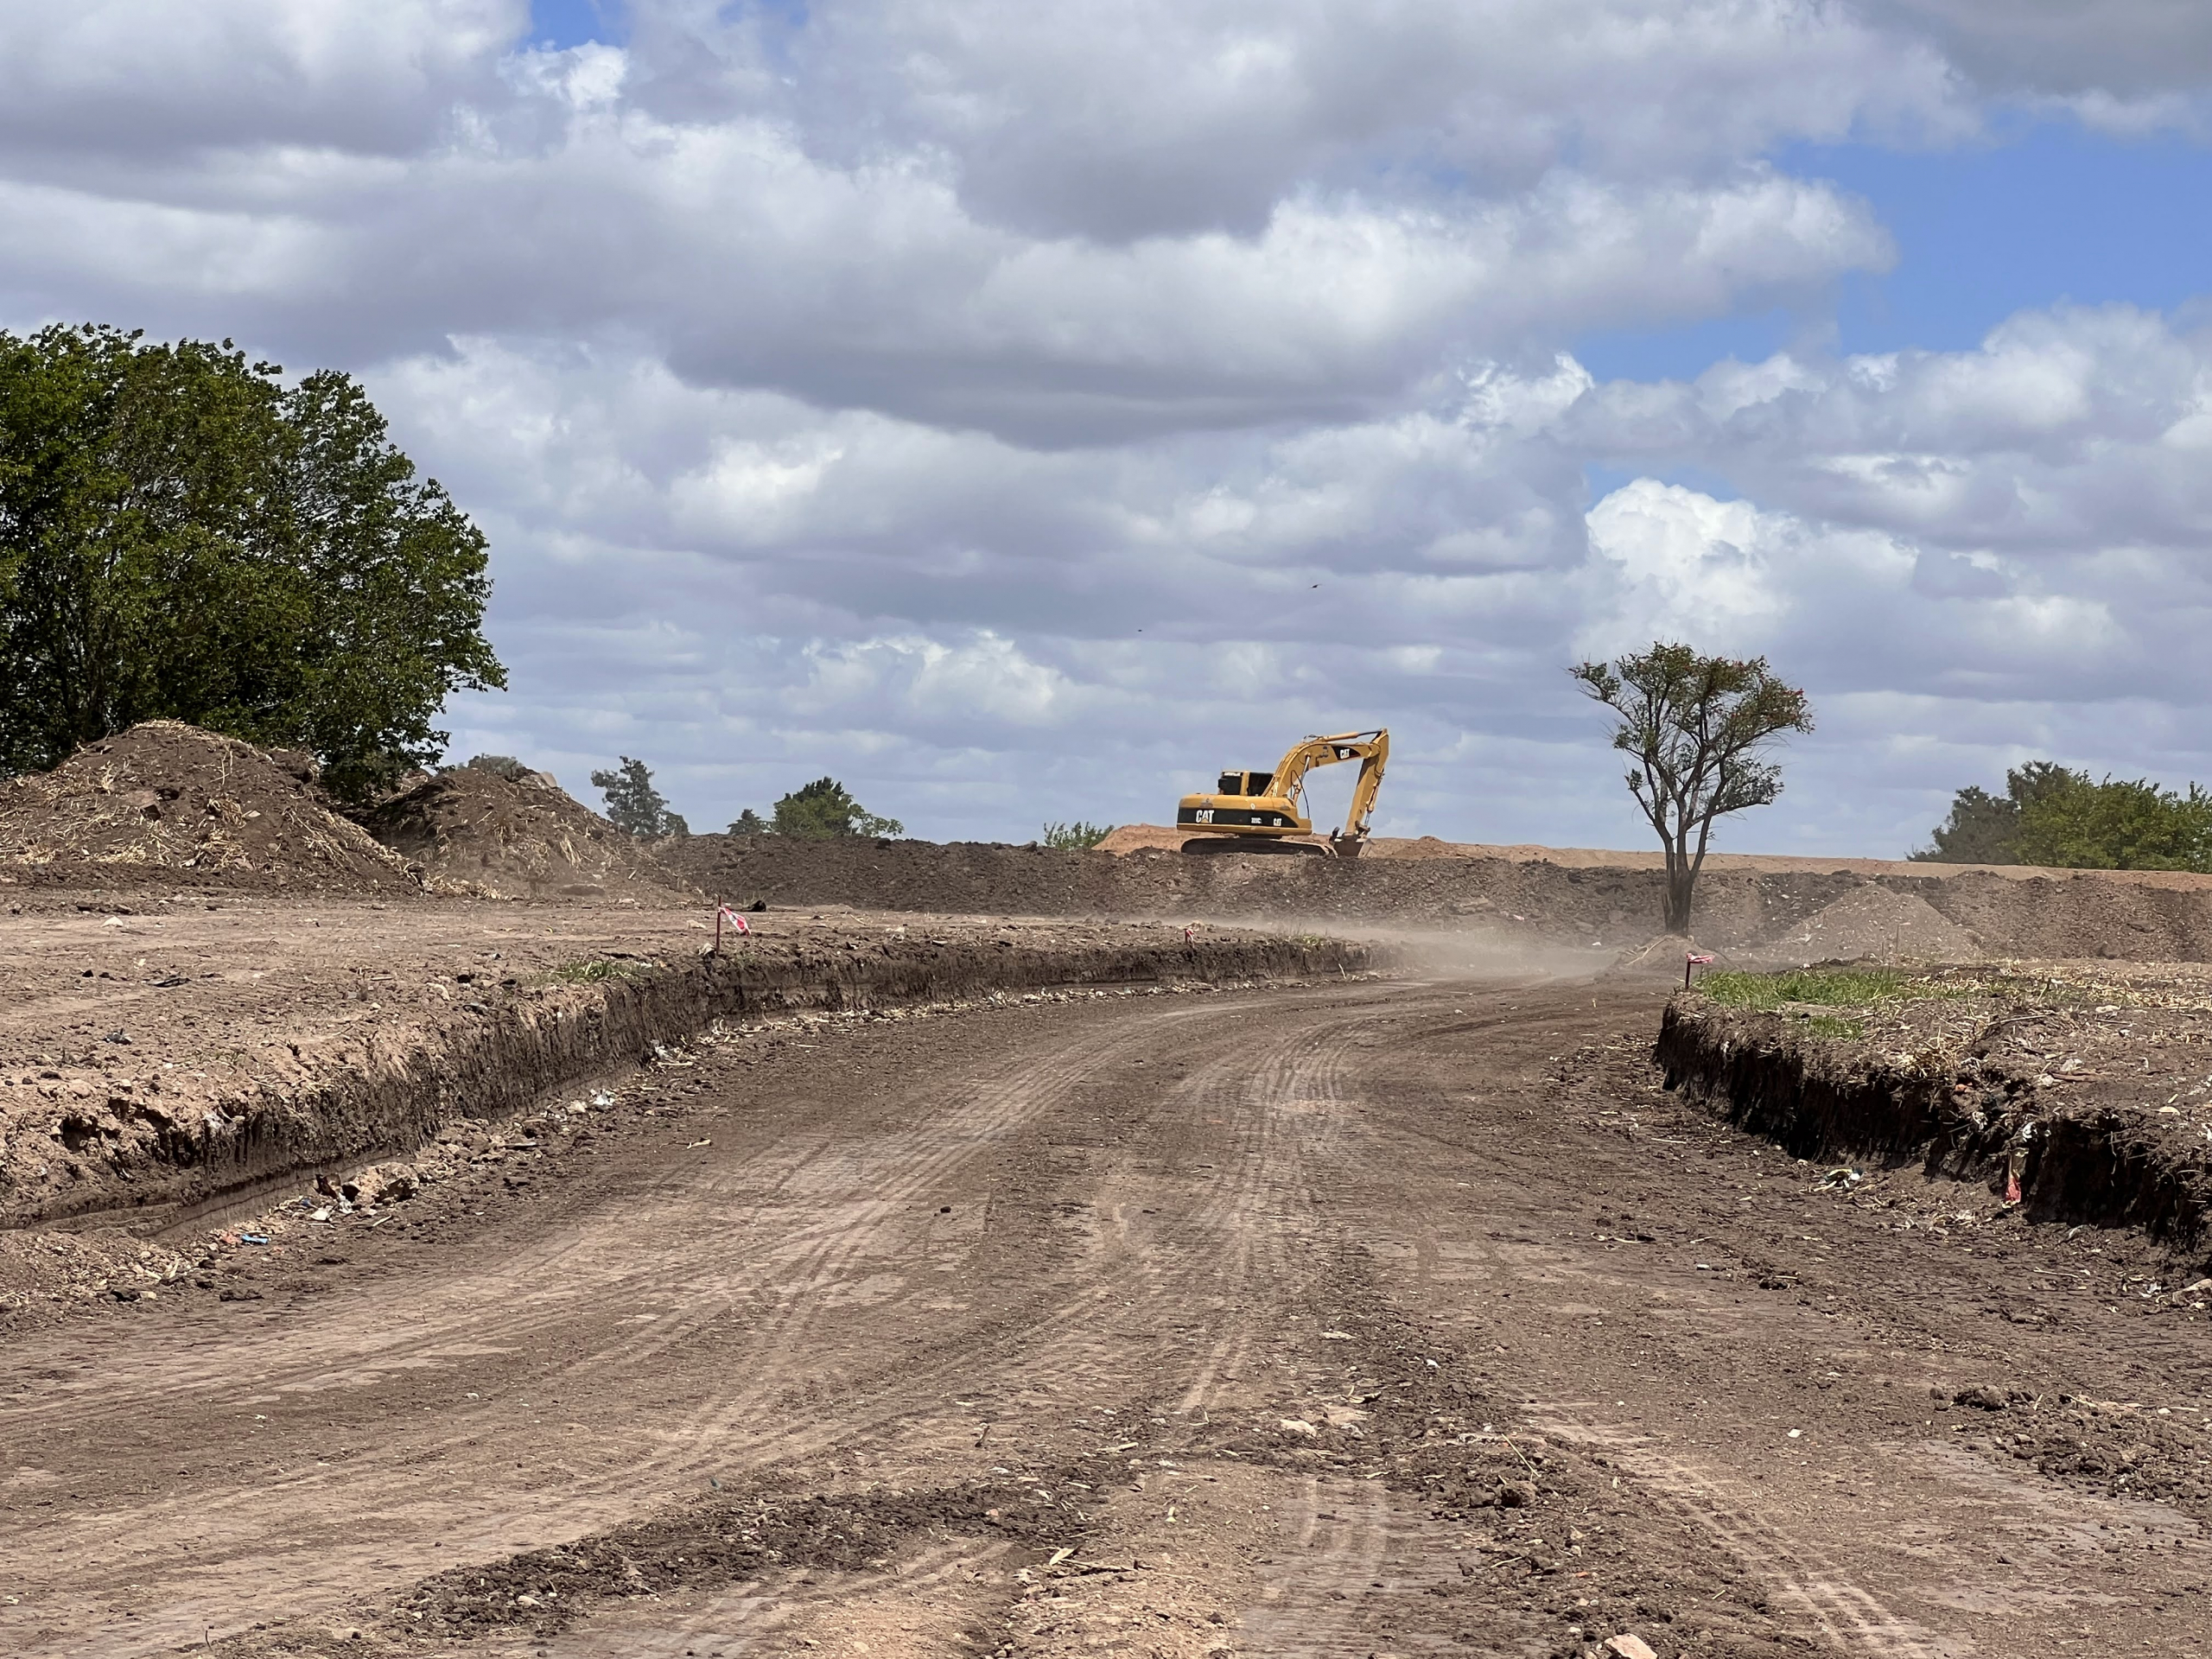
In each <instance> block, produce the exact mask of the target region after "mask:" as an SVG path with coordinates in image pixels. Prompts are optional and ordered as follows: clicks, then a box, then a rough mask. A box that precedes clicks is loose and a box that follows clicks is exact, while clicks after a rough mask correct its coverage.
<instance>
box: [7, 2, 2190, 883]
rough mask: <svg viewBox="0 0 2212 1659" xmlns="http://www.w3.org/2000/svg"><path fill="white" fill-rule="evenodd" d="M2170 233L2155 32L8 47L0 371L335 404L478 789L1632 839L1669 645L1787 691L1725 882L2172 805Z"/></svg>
mask: <svg viewBox="0 0 2212 1659" xmlns="http://www.w3.org/2000/svg"><path fill="white" fill-rule="evenodd" d="M2208 204H2212V6H2207V5H2205V4H2204V3H2202V0H2100V3H2098V4H2095V5H2094V6H2092V5H2089V4H2088V3H2083V0H1861V3H1857V4H1850V3H1842V0H1359V3H1351V0H1340V3H1326V0H1175V3H1173V4H1168V3H1160V0H1116V3H1112V4H1103V3H1098V0H1090V3H1065V0H734V3H716V0H598V3H594V0H538V3H537V4H535V5H531V4H528V3H525V0H195V3H193V4H190V5H184V4H179V3H176V0H76V3H73V4H70V5H67V6H61V5H55V4H52V3H48V0H0V326H4V327H13V328H16V329H22V328H26V327H35V326H36V325H38V324H40V323H41V322H44V321H49V320H64V321H78V320H86V319H91V320H98V321H113V322H118V323H123V324H127V325H130V326H134V327H144V328H146V329H148V330H149V332H151V333H154V334H165V335H175V334H196V335H207V336H219V335H232V336H234V337H235V338H237V339H238V341H239V342H240V343H241V344H242V345H245V346H247V347H249V348H250V349H251V350H253V351H256V352H258V353H265V354H268V355H271V356H274V357H276V358H277V359H279V360H281V361H283V363H285V364H286V365H287V366H288V368H290V369H294V370H304V369H306V368H308V367H312V366H317V365H336V366H340V367H344V368H346V369H349V370H352V371H353V372H355V373H357V374H359V376H360V377H361V378H363V379H364V380H365V382H366V384H367V385H369V387H370V388H371V390H372V393H373V395H374V396H375V397H376V398H377V399H378V403H379V404H380V405H381V406H382V407H383V408H384V409H385V410H386V412H387V413H388V414H390V415H391V417H392V420H393V423H394V428H395V432H396V435H397V437H398V439H399V441H400V442H401V443H402V444H403V445H404V448H406V449H407V450H408V451H409V453H410V454H412V455H413V456H414V457H415V458H416V461H417V462H418V463H419V464H420V465H421V466H422V467H423V469H424V470H425V471H426V472H428V473H430V474H434V475H435V476H436V477H438V478H440V479H442V480H443V481H444V482H445V483H446V484H447V485H448V487H449V488H451V489H452V490H453V492H454V494H455V495H456V497H457V498H458V499H460V501H461V504H462V505H464V506H465V507H466V508H467V510H468V511H469V512H471V513H472V514H473V515H474V517H475V518H476V519H477V521H478V522H479V523H480V524H481V525H482V526H483V527H484V528H485V530H486V531H487V533H488V534H489V535H490V537H491V538H492V543H493V572H494V575H495V579H496V582H497V594H496V598H495V600H494V601H493V613H492V619H491V632H492V634H493V639H494V641H495V644H496V645H497V646H498V648H499V652H500V653H501V655H502V657H503V658H504V659H505V662H506V663H507V664H508V668H509V671H510V675H511V680H512V690H510V691H509V692H508V693H507V694H505V695H504V696H496V697H480V698H479V697H472V698H468V699H466V700H463V701H461V702H457V703H456V705H455V706H454V708H453V709H450V710H449V723H450V724H451V725H452V727H453V728H454V747H455V749H456V751H457V752H458V753H459V754H460V755H466V754H468V753H475V752H477V751H480V750H486V749H491V750H497V751H501V752H506V753H517V754H520V755H522V756H524V757H525V758H527V759H529V760H532V761H533V762H536V763H537V764H540V765H543V766H549V767H550V768H551V769H552V770H553V771H555V772H556V773H558V774H559V775H560V776H561V778H562V779H563V781H564V782H566V783H568V784H569V785H571V786H572V787H575V788H578V789H579V790H580V791H581V789H582V784H583V774H584V773H585V772H587V771H588V769H590V768H591V767H593V766H604V765H607V764H608V763H610V762H611V761H612V760H613V757H614V756H615V755H617V754H618V753H624V754H633V755H637V756H640V757H642V758H644V759H645V760H647V761H649V762H650V763H651V764H652V766H654V767H655V769H656V772H657V773H658V776H659V777H660V779H661V780H662V782H663V784H664V786H665V787H666V788H667V791H668V792H669V794H670V795H671V798H673V800H674V802H675V804H676V805H677V807H678V808H679V809H681V810H683V811H685V812H686V813H688V814H689V815H690V818H691V821H692V823H693V826H694V828H695V829H706V828H715V827H719V826H720V825H721V823H724V822H726V821H727V820H728V818H729V817H731V816H733V815H734V813H735V811H736V810H737V809H738V808H740V807H741V806H743V805H747V804H752V805H756V806H765V805H766V804H767V803H768V802H770V801H771V800H772V799H773V798H774V797H775V796H777V795H778V794H780V793H782V792H783V791H785V790H787V789H789V788H791V787H793V786H794V785H797V784H798V783H801V782H804V780H805V779H809V778H811V777H815V776H817V775H819V774H821V773H823V772H833V773H835V774H836V775H837V776H839V777H840V778H842V779H844V780H845V781H846V782H847V783H848V784H849V785H850V786H851V787H852V788H853V790H854V791H855V793H856V794H857V795H858V796H859V797H860V798H861V800H862V801H864V802H865V803H866V804H868V806H869V807H870V808H872V809H874V810H877V811H879V812H884V813H888V814H892V815H895V816H897V817H900V818H903V819H904V820H906V823H907V824H908V826H909V828H910V829H911V830H912V831H913V832H915V833H918V834H922V835H925V836H931V837H934V838H940V839H948V838H954V837H963V838H964V837H975V838H994V839H1016V840H1019V839H1026V838H1027V837H1028V836H1033V835H1034V834H1035V833H1036V830H1037V828H1038V826H1039V823H1041V822H1042V821H1044V820H1046V819H1065V818H1076V817H1082V818H1089V819H1092V820H1098V821H1106V822H1129V821H1133V820H1147V819H1148V820H1152V821H1155V822H1156V821H1159V820H1160V818H1162V817H1164V816H1166V815H1168V814H1170V813H1172V810H1173V802H1174V798H1175V797H1176V796H1177V795H1178V794H1179V793H1180V792H1182V791H1184V790H1185V789H1188V788H1193V787H1197V786H1199V785H1200V784H1201V783H1202V782H1203V781H1204V780H1205V779H1207V778H1208V777H1210V776H1211V773H1212V772H1213V771H1215V770H1216V769H1217V768H1218V767H1220V766H1227V765H1237V766H1261V765H1264V764H1267V763H1268V762H1269V761H1271V760H1273V758H1274V755H1275V754H1276V753H1279V752H1280V750H1281V747H1283V746H1284V745H1285V743H1286V742H1287V741H1288V740H1289V739H1291V738H1293V737H1294V736H1296V735H1297V734H1300V733H1303V732H1306V731H1309V730H1315V729H1320V730H1334V729H1341V728H1348V727H1357V726H1368V725H1374V724H1383V723H1387V724H1388V725H1389V727H1390V728H1392V734H1393V740H1394V744H1395V762H1394V766H1393V771H1392V774H1391V778H1390V781H1389V785H1387V786H1386V788H1385V791H1384V794H1383V805H1382V810H1381V811H1380V813H1379V814H1378V827H1380V828H1382V829H1383V830H1385V831H1386V832H1389V833H1395V834H1416V835H1418V834H1434V835H1440V836H1446V837H1449V838H1452V839H1465V840H1482V841H1541V842H1552V843H1554V844H1578V845H1638V844H1641V843H1642V842H1643V839H1644V838H1645V837H1646V836H1648V834H1649V831H1648V830H1647V829H1643V828H1642V827H1641V825H1640V823H1639V821H1638V820H1637V818H1636V817H1635V815H1634V811H1633V808H1632V807H1631V805H1630V803H1629V801H1628V798H1627V795H1626V791H1624V789H1623V788H1622V786H1621V784H1620V779H1619V775H1618V770H1617V769H1616V768H1615V767H1614V766H1613V765H1612V764H1611V757H1610V756H1609V754H1608V753H1607V752H1606V750H1605V747H1604V744H1603V734H1602V728H1601V724H1600V722H1599V719H1598V717H1597V715H1596V713H1595V711H1594V710H1593V709H1591V708H1590V707H1589V705H1588V704H1587V703H1586V702H1583V701H1582V700H1581V699H1580V697H1579V696H1577V694H1576V692H1575V690H1574V688H1573V685H1572V683H1570V682H1569V681H1568V679H1567V675H1566V672H1565V669H1566V667H1567V664H1570V663H1572V662H1573V661H1575V660H1577V659H1578V658H1582V657H1586V656H1590V655H1601V654H1610V653H1613V652H1619V651H1622V650H1624V649H1630V648H1634V647H1636V646H1638V645H1644V644H1648V643H1649V641H1650V640H1651V639H1654V638H1655V637H1666V638H1670V639H1682V640H1686V641H1688V642H1690V643H1692V644H1694V645H1699V646H1700V647H1703V648H1705V649H1708V650H1714V651H1726V652H1732V653H1754V652H1756V653H1762V654H1764V655H1766V656H1767V657H1769V658H1770V659H1771V660H1772V662H1773V663H1774V664H1775V665H1776V666H1777V669H1779V670H1780V671H1782V672H1783V674H1784V675H1785V676H1788V677H1792V678H1794V679H1796V680H1798V681H1799V682H1801V683H1803V684H1805V685H1806V686H1807V687H1808V689H1809V690H1810V691H1811V692H1812V694H1813V696H1814V699H1815V709H1816V714H1817V716H1818V719H1819V722H1820V724H1819V730H1818V732H1817V734H1815V736H1813V737H1811V738H1808V739H1804V740H1800V741H1798V742H1796V744H1795V745H1794V747H1793V750H1792V753H1791V756H1790V760H1789V788H1788V792H1787V794H1786V795H1785V796H1784V798H1783V801H1782V803H1781V804H1778V805H1777V806H1776V807H1774V808H1772V809H1770V810H1766V811H1764V813H1758V814H1753V815H1751V816H1750V817H1746V818H1745V819H1744V820H1742V821H1741V822H1740V823H1739V824H1738V827H1736V828H1735V829H1732V831H1731V832H1730V834H1729V836H1728V837H1727V842H1726V844H1728V845H1730V846H1732V847H1734V848H1737V849H1744V850H1771V851H1802V852H1821V853H1827V852H1836V853H1842V852H1850V853H1863V854H1875V855H1880V854H1889V855H1895V854H1900V853H1902V852H1904V850H1906V849H1908V848H1909V847H1910V846H1912V845H1915V844H1916V843H1917V842H1921V841H1923V840H1924V839H1925V836H1926V831H1927V829H1928V827H1929V824H1930V823H1933V822H1934V821H1936V819H1937V818H1939V817H1941V816H1942V810H1943V807H1944V804H1945V803H1946V802H1947V800H1948V796H1949V793H1950V791H1952V790H1953V789H1955V788H1956V787H1957V786H1958V785H1961V784H1964V783H1967V782H1976V781H1979V782H1982V783H1985V784H1996V783H1999V781H2001V778H2002V774H2003V771H2004V768H2005V766H2007V765H2008V764H2018V762H2019V761H2021V760H2024V759H2027V758H2030V757H2031V756H2050V757H2052V758H2055V759H2057V760H2063V761H2066V762H2069V763H2070V764H2074V765H2077V766H2086V767H2088V768H2089V769H2091V770H2092V771H2094V772H2100V773H2101V772H2107V771H2110V772H2118V773H2121V774H2124V775H2127V776H2136V775H2140V774H2148V775H2150V776H2152V777H2154V778H2157V779H2162V780H2164V781H2167V782H2170V783H2177V782H2180V781H2182V780H2184V779H2189V778H2190V777H2195V778H2197V779H2212V729H2208V725H2207V721H2206V719H2205V709H2206V706H2207V703H2208V702H2212V649H2208V648H2207V646H2206V644H2205V641H2206V639H2207V638H2208V632H2207V625H2208V620H2212V602H2209V601H2212V593H2208V585H2209V584H2212V558H2208V555H2207V553H2206V550H2205V546H2206V537H2207V532H2208V528H2212V310H2208V309H2207V308H2206V306H2205V302H2204V300H2203V297H2202V296H2203V295H2204V294H2205V293H2206V291H2207V290H2208V289H2212V263H2208V255H2212V213H2208V211H2207V208H2208ZM1339 795H1340V791H1336V792H1328V793H1325V802H1326V801H1333V800H1334V799H1336V798H1339Z"/></svg>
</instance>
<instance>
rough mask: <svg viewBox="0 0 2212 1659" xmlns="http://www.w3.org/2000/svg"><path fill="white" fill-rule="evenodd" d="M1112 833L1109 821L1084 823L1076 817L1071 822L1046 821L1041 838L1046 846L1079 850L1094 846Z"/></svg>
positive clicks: (1112, 829) (1112, 827) (1112, 828)
mask: <svg viewBox="0 0 2212 1659" xmlns="http://www.w3.org/2000/svg"><path fill="white" fill-rule="evenodd" d="M1113 833H1114V826H1113V825H1112V824H1110V823H1084V821H1083V820H1082V819H1081V818H1077V820H1076V821H1075V822H1074V823H1048V824H1046V826H1045V834H1044V836H1043V840H1044V842H1045V844H1046V846H1047V847H1063V848H1067V849H1071V850H1073V851H1077V852H1080V851H1081V850H1082V849H1084V848H1086V847H1096V845H1097V844H1098V843H1099V842H1102V841H1103V840H1105V839H1106V837H1107V836H1110V835H1112V834H1113Z"/></svg>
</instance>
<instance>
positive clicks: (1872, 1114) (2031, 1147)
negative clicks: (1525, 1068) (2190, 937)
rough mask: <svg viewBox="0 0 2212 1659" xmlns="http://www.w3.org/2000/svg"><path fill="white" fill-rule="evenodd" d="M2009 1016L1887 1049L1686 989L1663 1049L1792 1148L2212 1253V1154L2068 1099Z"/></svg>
mask: <svg viewBox="0 0 2212 1659" xmlns="http://www.w3.org/2000/svg"><path fill="white" fill-rule="evenodd" d="M2005 1035H2006V1033H2005V1022H2003V1021H1999V1022H1997V1023H1996V1024H1993V1025H1992V1026H1991V1027H1988V1028H1987V1029H1986V1030H1985V1031H1984V1032H1983V1033H1981V1034H1980V1037H1979V1038H1978V1039H1977V1040H1976V1041H1974V1043H1973V1044H1972V1045H1970V1046H1967V1048H1966V1050H1965V1051H1964V1052H1961V1053H1958V1054H1955V1055H1939V1054H1936V1053H1932V1052H1931V1053H1923V1054H1920V1055H1910V1054H1902V1053H1892V1054H1885V1053H1883V1052H1878V1050H1876V1049H1874V1048H1872V1046H1868V1045H1866V1044H1864V1043H1859V1042H1853V1041H1849V1040H1840V1039H1829V1038H1826V1037H1822V1036H1819V1035H1815V1034H1813V1033H1810V1032H1808V1031H1807V1030H1806V1029H1805V1028H1804V1027H1803V1025H1802V1023H1801V1022H1800V1021H1798V1020H1793V1019H1790V1018H1789V1017H1788V1016H1785V1015H1782V1014H1768V1013H1753V1012H1746V1011H1743V1010H1737V1009H1730V1008H1722V1007H1715V1006H1713V1005H1712V1004H1710V1003H1707V1002H1705V1001H1704V1000H1703V999H1702V998H1699V997H1694V996H1692V997H1688V998H1684V997H1677V998H1676V999H1675V1000H1674V1001H1672V1002H1670V1003H1669V1006H1668V1007H1667V1009H1666V1011H1665V1014H1663V1015H1662V1020H1661V1023H1660V1029H1659V1037H1658V1040H1657V1042H1656V1045H1655V1046H1654V1049H1653V1058H1654V1059H1655V1060H1656V1062H1657V1063H1658V1065H1659V1066H1660V1067H1661V1069H1662V1071H1663V1072H1664V1074H1665V1081H1666V1086H1667V1087H1668V1088H1669V1089H1670V1090H1682V1091H1683V1092H1684V1093H1685V1094H1686V1096H1688V1098H1690V1099H1691V1100H1693V1101H1694V1102H1697V1103H1700V1104H1701V1105H1703V1106H1704V1107H1706V1108H1707V1109H1708V1110H1711V1111H1712V1112H1713V1113H1714V1114H1715V1115H1717V1116H1720V1117H1722V1118H1724V1119H1725V1120H1726V1122H1729V1123H1731V1124H1732V1125H1734V1126H1735V1127H1737V1128H1741V1129H1743V1130H1745V1131H1746V1132H1748V1133H1751V1134H1753V1135H1761V1136H1764V1137H1765V1138H1766V1139H1769V1140H1771V1141H1776V1142H1777V1143H1778V1144H1779V1145H1781V1146H1782V1147H1784V1148H1785V1149H1786V1150H1788V1151H1789V1153H1791V1154H1793V1155H1795V1156H1796V1157H1799V1158H1804V1159H1808V1160H1820V1161H1827V1162H1835V1161H1838V1160H1844V1159H1863V1160H1868V1161H1870V1162H1873V1163H1877V1164H1879V1165H1882V1166H1886V1167H1890V1168H1898V1167H1904V1166H1911V1165H1918V1166H1921V1167H1922V1168H1923V1170H1924V1171H1925V1172H1926V1173H1928V1174H1929V1175H1930V1176H1942V1177H1947V1178H1949V1179H1955V1180H1962V1181H1970V1182H1978V1183H1981V1184H1983V1185H1986V1186H1987V1187H1988V1188H1989V1190H1990V1191H1991V1192H1993V1193H1998V1194H2001V1195H2003V1196H2005V1198H2007V1199H2015V1198H2016V1199H2017V1202H2018V1204H2019V1205H2020V1207H2021V1210H2022V1212H2023V1213H2024V1214H2025V1215H2026V1216H2027V1217H2028V1218H2029V1219H2030V1220H2033V1221H2050V1222H2062V1223H2082V1224H2088V1225H2091V1226H2096V1227H2129V1228H2139V1229H2141V1230H2143V1231H2145V1233H2147V1234H2148V1235H2149V1236H2151V1237H2152V1238H2154V1239H2157V1240H2158V1241H2159V1242H2160V1243H2164V1244H2166V1245H2168V1246H2170V1247H2171V1248H2172V1249H2175V1250H2177V1252H2180V1253H2183V1254H2184V1255H2190V1256H2202V1255H2204V1254H2205V1252H2206V1251H2207V1249H2212V1160H2208V1158H2207V1156H2206V1145H2205V1143H2204V1142H2203V1141H2202V1140H2201V1139H2200V1138H2197V1137H2195V1136H2177V1135H2176V1134H2174V1133H2172V1132H2171V1127H2170V1126H2168V1125H2166V1124H2165V1123H2164V1122H2163V1120H2162V1118H2161V1116H2160V1115H2159V1113H2160V1109H2159V1107H2158V1105H2157V1104H2156V1103H2155V1102H2153V1101H2151V1100H2149V1099H2143V1098H2133V1099H2131V1098H2128V1097H2126V1095H2125V1094H2124V1093H2121V1092H2119V1091H2115V1090H2104V1091H2101V1093H2100V1092H2092V1093H2091V1094H2089V1095H2088V1096H2087V1097H2080V1098H2068V1097H2066V1096H2065V1094H2064V1093H2063V1091H2062V1090H2061V1089H2060V1087H2059V1086H2058V1085H2057V1083H2056V1079H2054V1078H2052V1077H2050V1076H2049V1075H2048V1074H2045V1073H2043V1072H2041V1071H2040V1070H2039V1068H2038V1067H2037V1065H2033V1064H2028V1065H2023V1064H2022V1063H2021V1061H2020V1058H2019V1057H2018V1056H2017V1055H2015V1054H2012V1053H2008V1052H2006V1045H2005Z"/></svg>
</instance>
